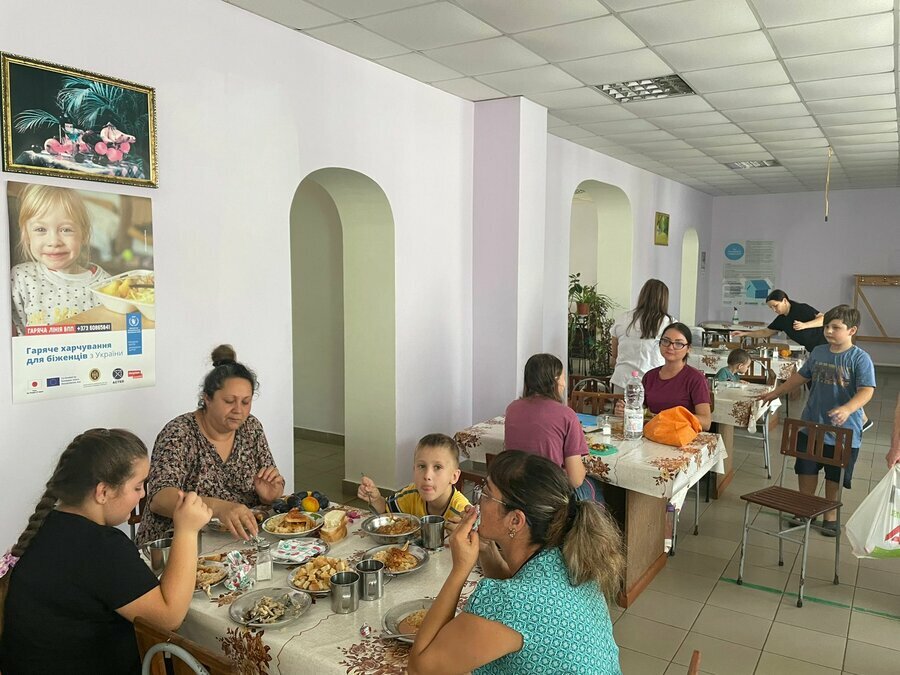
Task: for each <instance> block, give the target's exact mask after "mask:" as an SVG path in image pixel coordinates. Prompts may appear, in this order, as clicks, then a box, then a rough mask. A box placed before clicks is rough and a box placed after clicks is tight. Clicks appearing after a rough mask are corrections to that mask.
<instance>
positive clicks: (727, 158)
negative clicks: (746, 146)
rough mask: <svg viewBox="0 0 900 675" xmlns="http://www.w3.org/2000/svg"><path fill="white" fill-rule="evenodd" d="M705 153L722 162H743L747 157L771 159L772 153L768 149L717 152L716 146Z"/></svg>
mask: <svg viewBox="0 0 900 675" xmlns="http://www.w3.org/2000/svg"><path fill="white" fill-rule="evenodd" d="M742 147H743V146H742ZM707 154H708V155H709V156H710V157H714V158H715V159H716V160H718V161H720V162H722V164H727V163H728V162H743V161H745V160H748V159H772V153H771V152H769V151H768V150H753V151H750V150H724V151H722V152H719V149H718V148H716V151H715V152H713V151H712V150H710V151H709V152H707Z"/></svg>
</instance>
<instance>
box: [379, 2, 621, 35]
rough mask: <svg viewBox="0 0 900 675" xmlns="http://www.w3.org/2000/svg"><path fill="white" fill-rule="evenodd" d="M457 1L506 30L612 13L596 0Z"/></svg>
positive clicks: (518, 30)
mask: <svg viewBox="0 0 900 675" xmlns="http://www.w3.org/2000/svg"><path fill="white" fill-rule="evenodd" d="M368 1H369V2H372V0H368ZM379 1H380V0H379ZM456 4H458V5H461V6H462V7H464V8H466V9H467V10H469V11H470V12H471V13H472V14H474V15H476V16H479V17H481V18H482V19H484V20H485V21H487V22H488V23H489V24H491V25H492V26H496V27H497V28H499V29H500V30H502V31H503V32H504V33H518V32H520V31H523V30H531V29H533V28H543V27H544V26H555V25H557V24H560V23H569V22H571V21H579V20H581V19H589V18H591V17H594V16H600V15H602V14H608V13H609V12H608V11H607V9H606V8H605V7H604V6H603V5H601V4H600V3H599V2H596V1H595V0H565V2H547V1H546V0H515V3H514V6H511V4H510V2H509V0H456Z"/></svg>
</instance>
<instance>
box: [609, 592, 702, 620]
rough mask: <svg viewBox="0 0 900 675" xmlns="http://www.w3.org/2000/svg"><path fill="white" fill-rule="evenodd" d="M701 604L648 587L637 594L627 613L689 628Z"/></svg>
mask: <svg viewBox="0 0 900 675" xmlns="http://www.w3.org/2000/svg"><path fill="white" fill-rule="evenodd" d="M702 609H703V604H702V603H700V602H694V601H692V600H687V599H685V598H680V597H678V596H675V595H668V594H666V593H660V592H659V591H654V590H652V589H650V588H648V589H646V590H645V591H644V592H643V593H641V594H640V595H639V596H638V599H637V600H635V602H634V603H633V604H632V605H631V607H629V608H628V610H627V611H628V614H633V615H634V616H639V617H641V618H644V619H650V620H652V621H658V622H659V623H664V624H667V625H669V626H675V627H676V628H684V629H686V630H690V628H691V626H692V625H693V624H694V620H695V619H696V618H697V615H698V614H699V613H700V610H702Z"/></svg>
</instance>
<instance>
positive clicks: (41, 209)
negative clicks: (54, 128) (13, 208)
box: [10, 184, 109, 335]
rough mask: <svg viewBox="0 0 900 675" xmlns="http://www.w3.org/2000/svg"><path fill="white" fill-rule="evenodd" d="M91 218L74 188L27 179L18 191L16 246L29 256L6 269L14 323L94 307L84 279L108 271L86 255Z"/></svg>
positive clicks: (43, 321)
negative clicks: (17, 235)
mask: <svg viewBox="0 0 900 675" xmlns="http://www.w3.org/2000/svg"><path fill="white" fill-rule="evenodd" d="M90 241H91V221H90V218H89V217H88V212H87V209H86V208H85V206H84V202H82V201H81V197H79V196H78V193H77V192H76V191H75V190H71V189H69V188H61V187H55V186H53V185H36V184H30V185H27V186H26V187H25V189H24V190H22V192H21V193H20V194H19V250H20V252H21V253H22V255H23V256H24V257H25V258H28V259H29V260H28V262H23V263H19V264H18V265H16V266H15V267H13V268H12V270H11V271H10V287H11V288H12V305H13V313H12V314H13V324H14V326H15V329H16V333H17V334H18V335H24V334H25V328H26V326H33V325H48V324H55V323H60V322H62V321H65V320H67V319H69V318H71V317H73V316H75V315H76V314H80V313H81V312H84V311H86V310H89V309H91V308H92V307H96V306H97V305H99V304H100V303H99V302H98V301H97V300H95V299H94V297H93V295H92V294H91V291H90V289H89V288H88V285H89V284H91V283H92V282H94V281H97V280H98V279H106V278H108V277H109V274H107V273H106V272H105V271H104V270H103V269H102V268H101V267H100V266H98V265H94V264H92V263H91V262H90V261H89V260H88V258H89V257H90V248H91V247H90Z"/></svg>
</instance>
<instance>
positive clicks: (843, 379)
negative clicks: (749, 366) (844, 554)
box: [760, 305, 875, 537]
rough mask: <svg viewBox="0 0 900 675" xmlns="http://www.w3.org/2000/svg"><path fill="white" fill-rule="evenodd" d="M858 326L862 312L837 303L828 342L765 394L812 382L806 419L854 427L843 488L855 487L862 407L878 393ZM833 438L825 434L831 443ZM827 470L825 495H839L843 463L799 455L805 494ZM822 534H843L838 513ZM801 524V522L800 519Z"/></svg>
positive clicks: (828, 450) (828, 318)
mask: <svg viewBox="0 0 900 675" xmlns="http://www.w3.org/2000/svg"><path fill="white" fill-rule="evenodd" d="M858 328H859V310H857V309H855V308H853V307H850V306H849V305H838V306H837V307H833V308H831V309H829V310H828V311H827V312H826V313H825V318H824V332H825V339H826V340H827V341H828V344H825V345H819V346H818V347H815V348H814V349H813V350H812V352H811V353H810V355H809V358H808V359H807V360H806V363H804V364H803V366H802V367H801V368H800V370H799V371H797V372H796V373H794V374H793V375H791V377H790V379H789V380H788V381H787V382H785V383H784V384H782V385H780V386H778V387H776V388H775V389H773V390H772V391H770V392H769V393H767V394H764V395H763V396H760V400H762V401H772V400H774V399H776V398H778V397H779V396H782V395H784V394H788V393H790V392H792V391H793V390H795V389H797V388H799V387H802V386H803V385H804V384H806V383H807V382H811V384H812V386H811V388H810V391H809V400H808V401H807V402H806V407H805V408H804V409H803V414H802V415H801V416H800V417H801V419H804V420H807V421H809V422H816V423H818V424H828V425H832V426H836V427H843V428H845V429H852V430H853V442H852V446H853V448H852V452H851V455H850V463H849V464H848V465H847V468H846V469H845V470H844V487H845V488H846V489H848V490H849V489H850V483H851V480H852V478H853V467H854V466H855V465H856V457H857V455H858V454H859V445H860V441H861V438H862V426H863V417H862V407H863V406H864V405H865V404H866V403H868V402H869V401H870V400H871V399H872V395H873V394H874V393H875V367H874V366H873V365H872V359H871V357H870V356H869V355H868V354H867V353H866V352H864V351H863V350H862V349H860V348H859V347H857V346H855V345H854V344H853V336H854V335H855V334H856V331H857V329H858ZM827 440H829V439H828V437H827V436H826V441H827ZM830 440H831V441H832V444H831V445H829V444H827V442H826V445H825V450H824V455H825V456H826V457H828V456H831V457H833V456H834V445H833V442H834V439H833V438H832V439H830ZM806 441H807V439H806V434H805V433H804V432H803V430H801V433H800V434H799V436H798V439H797V449H798V450H800V451H804V450H805V449H806ZM823 466H824V468H825V498H826V499H836V498H837V493H838V487H839V486H838V478H839V477H840V473H841V470H840V467H837V466H825V465H823V464H821V463H818V462H814V461H812V460H808V459H800V458H798V459H797V461H796V462H795V464H794V473H796V474H797V482H798V483H799V486H800V492H802V493H804V494H808V495H813V494H815V493H816V487H817V484H818V482H819V471H820V470H821V469H822V468H823ZM823 520H824V522H823V524H822V534H824V535H825V536H826V537H835V536H837V535H839V534H840V533H839V532H838V527H837V522H836V520H837V513H836V512H835V511H830V512H829V513H826V514H825V515H824V516H823ZM797 524H800V521H797Z"/></svg>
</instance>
